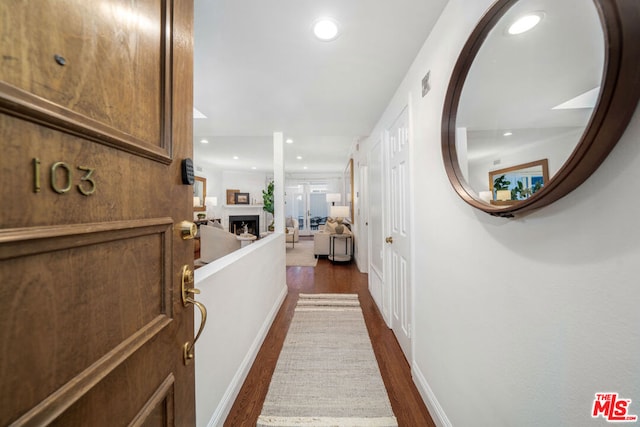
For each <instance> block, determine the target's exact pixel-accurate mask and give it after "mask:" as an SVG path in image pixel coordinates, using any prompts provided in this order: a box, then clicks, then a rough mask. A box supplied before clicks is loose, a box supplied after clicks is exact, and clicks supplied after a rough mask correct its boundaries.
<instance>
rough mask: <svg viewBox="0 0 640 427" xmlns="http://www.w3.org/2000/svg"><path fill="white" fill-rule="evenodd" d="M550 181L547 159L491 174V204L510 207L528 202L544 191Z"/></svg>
mask: <svg viewBox="0 0 640 427" xmlns="http://www.w3.org/2000/svg"><path fill="white" fill-rule="evenodd" d="M548 181H549V161H548V160H547V159H542V160H537V161H534V162H529V163H523V164H521V165H515V166H511V167H509V168H504V169H497V170H494V171H491V172H489V189H490V191H491V199H490V203H491V204H493V205H509V204H512V203H515V202H517V201H519V200H526V199H528V198H529V197H531V196H533V195H534V194H535V193H537V192H538V191H540V190H542V188H543V187H544V185H545V184H546V183H547V182H548Z"/></svg>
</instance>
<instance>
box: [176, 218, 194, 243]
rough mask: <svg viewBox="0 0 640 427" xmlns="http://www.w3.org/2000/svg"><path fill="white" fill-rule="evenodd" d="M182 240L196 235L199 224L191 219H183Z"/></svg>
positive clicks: (181, 227)
mask: <svg viewBox="0 0 640 427" xmlns="http://www.w3.org/2000/svg"><path fill="white" fill-rule="evenodd" d="M179 227H180V235H181V236H182V240H190V239H193V238H194V237H196V233H197V232H198V226H197V225H195V224H194V223H193V222H191V221H182V222H181V223H180V225H179Z"/></svg>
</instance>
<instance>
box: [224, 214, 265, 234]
mask: <svg viewBox="0 0 640 427" xmlns="http://www.w3.org/2000/svg"><path fill="white" fill-rule="evenodd" d="M245 225H246V226H247V231H248V232H249V233H250V234H253V235H254V236H258V237H260V215H229V232H231V233H234V234H238V235H239V234H242V233H244V226H245Z"/></svg>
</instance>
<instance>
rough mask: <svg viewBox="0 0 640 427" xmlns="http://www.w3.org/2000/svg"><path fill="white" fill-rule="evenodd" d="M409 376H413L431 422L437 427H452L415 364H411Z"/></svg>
mask: <svg viewBox="0 0 640 427" xmlns="http://www.w3.org/2000/svg"><path fill="white" fill-rule="evenodd" d="M411 375H412V376H413V382H414V383H415V384H416V386H417V387H418V391H419V392H420V395H421V396H422V399H423V400H424V403H425V404H426V405H427V409H428V410H429V414H431V418H433V422H434V423H436V425H437V426H438V427H453V426H452V424H451V421H449V418H447V414H445V413H444V409H443V408H442V406H440V402H438V399H436V395H435V394H433V390H431V387H429V383H427V380H426V378H425V377H424V375H423V374H422V371H421V370H420V369H419V368H418V367H417V365H416V363H413V364H412V368H411Z"/></svg>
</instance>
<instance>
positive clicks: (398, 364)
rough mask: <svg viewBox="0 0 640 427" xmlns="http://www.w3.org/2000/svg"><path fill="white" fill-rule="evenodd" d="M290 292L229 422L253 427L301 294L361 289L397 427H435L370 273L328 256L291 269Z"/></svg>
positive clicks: (288, 275) (356, 291)
mask: <svg viewBox="0 0 640 427" xmlns="http://www.w3.org/2000/svg"><path fill="white" fill-rule="evenodd" d="M287 285H288V287H289V293H288V294H287V297H286V299H285V301H284V303H283V304H282V307H281V308H280V311H279V312H278V314H277V316H276V319H275V320H274V322H273V325H272V326H271V329H270V330H269V333H268V334H267V337H266V339H265V341H264V343H263V345H262V347H261V349H260V351H259V353H258V355H257V357H256V360H255V362H254V364H253V366H252V368H251V370H250V371H249V375H248V376H247V379H246V381H245V382H244V384H243V386H242V389H241V390H240V393H239V395H238V398H237V399H236V401H235V403H234V405H233V407H232V408H231V412H230V413H229V416H228V417H227V419H226V421H225V424H224V425H225V426H232V427H236V426H255V425H256V421H257V419H258V416H259V415H260V411H261V409H262V404H263V402H264V399H265V396H266V394H267V390H268V388H269V382H270V381H271V376H272V375H273V371H274V369H275V366H276V361H277V360H278V355H279V354H280V349H281V348H282V345H283V343H284V338H285V336H286V334H287V330H288V329H289V324H290V323H291V318H292V317H293V309H294V308H295V305H296V302H297V300H298V294H299V293H326V292H331V293H357V294H358V295H359V297H360V303H361V306H362V312H363V313H364V318H365V322H366V324H367V329H368V330H369V336H370V338H371V342H372V344H373V349H374V352H375V355H376V358H377V360H378V365H379V366H380V372H381V373H382V378H383V380H384V384H385V386H386V388H387V393H388V394H389V400H390V401H391V406H392V407H393V412H394V413H395V416H396V418H397V419H398V425H399V426H411V427H422V426H434V427H435V424H434V423H433V420H432V419H431V417H430V416H429V413H428V412H427V408H426V406H425V405H424V402H423V401H422V399H421V397H420V395H419V393H418V390H417V389H416V387H415V385H414V383H413V380H412V379H411V372H410V369H409V365H408V363H407V361H406V359H405V357H404V354H403V353H402V351H401V350H400V346H399V345H398V342H397V341H396V339H395V336H394V335H393V332H391V330H390V329H389V328H387V326H386V325H385V323H384V321H383V319H382V316H381V315H380V312H379V311H378V308H377V306H376V304H375V302H374V301H373V299H372V297H371V295H370V294H369V290H368V286H367V275H366V274H362V273H360V272H359V271H358V269H357V267H356V266H355V264H353V263H352V264H349V265H333V264H332V263H331V262H329V261H328V260H326V259H320V260H318V265H317V266H316V267H315V268H313V267H287Z"/></svg>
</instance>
